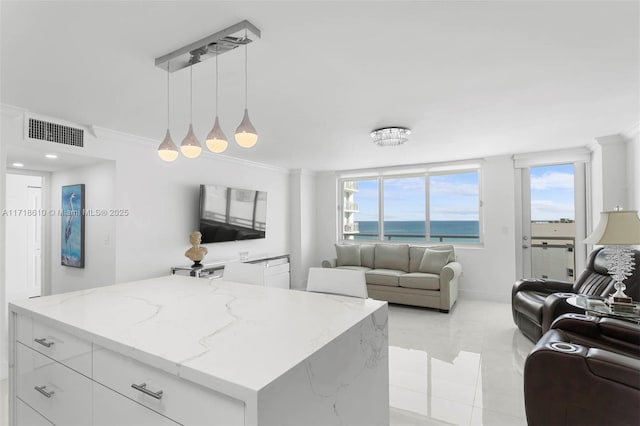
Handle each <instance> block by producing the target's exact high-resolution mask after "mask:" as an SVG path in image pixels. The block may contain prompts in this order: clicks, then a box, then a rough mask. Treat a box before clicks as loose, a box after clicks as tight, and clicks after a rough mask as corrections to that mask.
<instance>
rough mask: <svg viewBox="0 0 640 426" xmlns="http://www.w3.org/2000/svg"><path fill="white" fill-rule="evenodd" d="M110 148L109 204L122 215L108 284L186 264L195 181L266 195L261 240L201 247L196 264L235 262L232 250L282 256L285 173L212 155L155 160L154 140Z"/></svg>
mask: <svg viewBox="0 0 640 426" xmlns="http://www.w3.org/2000/svg"><path fill="white" fill-rule="evenodd" d="M105 139H106V138H105ZM115 140H116V139H113V137H109V139H108V140H106V142H108V143H112V142H113V141H115ZM114 145H116V147H117V151H116V181H115V188H116V189H115V201H114V206H112V207H114V208H118V209H127V210H128V211H129V212H130V214H129V216H126V217H119V218H117V219H116V262H115V263H116V282H123V281H130V280H135V279H142V278H146V277H150V276H159V275H165V274H168V273H169V268H170V267H171V266H172V265H185V264H189V263H190V261H189V260H188V259H187V258H186V257H185V256H184V252H185V251H186V250H187V249H188V248H189V247H190V244H189V234H190V233H191V232H193V231H195V230H197V229H198V197H199V185H200V184H218V185H226V186H233V187H236V188H245V189H254V190H260V191H266V192H267V230H266V238H265V239H261V240H247V241H235V242H224V243H215V244H207V245H206V247H207V248H208V250H209V254H208V255H207V257H206V258H205V259H204V263H207V262H213V261H216V260H227V259H237V258H238V252H240V251H247V252H249V256H254V255H279V254H284V253H289V241H290V239H289V216H290V212H289V203H290V199H289V172H288V170H283V169H277V168H273V167H268V166H266V167H265V166H261V165H258V164H249V163H246V162H240V161H237V160H233V159H225V158H224V157H214V156H213V155H202V156H201V157H200V158H197V159H193V160H188V159H185V158H179V159H178V160H176V161H175V162H174V163H165V162H163V161H161V160H160V159H159V158H158V156H157V155H156V153H155V150H156V148H157V146H156V144H155V143H153V144H152V143H139V142H137V143H131V142H130V143H125V144H114ZM238 149H240V148H238Z"/></svg>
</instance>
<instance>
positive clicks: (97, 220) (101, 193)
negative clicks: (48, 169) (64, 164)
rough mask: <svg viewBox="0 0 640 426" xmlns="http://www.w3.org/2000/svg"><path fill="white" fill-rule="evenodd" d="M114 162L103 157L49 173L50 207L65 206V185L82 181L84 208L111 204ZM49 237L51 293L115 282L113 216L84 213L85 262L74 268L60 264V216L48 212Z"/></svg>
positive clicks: (91, 208)
mask: <svg viewBox="0 0 640 426" xmlns="http://www.w3.org/2000/svg"><path fill="white" fill-rule="evenodd" d="M115 169H116V167H115V163H114V162H113V161H104V162H100V163H98V164H95V165H92V166H86V167H81V168H77V169H70V170H65V171H61V172H56V173H52V175H51V209H52V210H54V211H60V210H61V209H63V208H68V207H64V206H63V205H62V200H61V198H60V194H61V191H62V187H63V186H66V185H76V184H84V185H85V209H86V210H87V211H90V212H92V213H93V212H94V211H96V210H99V209H105V208H107V209H108V208H109V207H110V206H113V205H114V203H115V202H114V191H115V188H114V185H113V183H114V181H115ZM49 220H50V229H51V240H50V247H49V253H50V256H51V275H50V276H51V293H52V294H57V293H65V292H68V291H74V290H83V289H86V288H91V287H98V286H104V285H109V284H113V283H114V282H115V251H116V247H115V238H114V237H115V233H116V220H117V218H116V217H113V216H96V215H93V214H85V215H84V221H85V223H84V227H85V236H84V239H85V249H84V250H85V265H84V268H73V267H69V266H63V265H61V259H60V255H61V252H60V247H61V234H62V223H61V221H62V217H61V216H60V215H58V214H55V215H51V216H49Z"/></svg>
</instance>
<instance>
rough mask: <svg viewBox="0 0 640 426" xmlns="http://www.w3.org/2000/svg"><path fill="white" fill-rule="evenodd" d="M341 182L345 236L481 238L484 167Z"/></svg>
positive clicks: (434, 239) (436, 239)
mask: <svg viewBox="0 0 640 426" xmlns="http://www.w3.org/2000/svg"><path fill="white" fill-rule="evenodd" d="M340 185H341V186H340V187H341V190H342V195H341V198H342V235H341V238H342V239H344V240H355V241H366V240H374V241H398V242H400V241H405V242H412V241H413V242H448V243H479V242H480V241H481V238H480V229H481V228H480V191H479V189H480V171H479V169H475V168H474V169H472V170H462V171H452V172H447V173H437V174H436V173H420V174H407V175H388V176H387V175H385V176H377V177H362V178H359V177H349V178H343V179H341V180H340ZM380 218H383V220H382V221H381V220H380Z"/></svg>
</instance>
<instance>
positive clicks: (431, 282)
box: [399, 272, 440, 290]
mask: <svg viewBox="0 0 640 426" xmlns="http://www.w3.org/2000/svg"><path fill="white" fill-rule="evenodd" d="M399 283H400V287H406V288H416V289H420V290H440V276H438V275H436V274H425V273H423V272H409V273H408V274H403V275H400V279H399Z"/></svg>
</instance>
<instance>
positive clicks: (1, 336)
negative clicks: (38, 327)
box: [0, 106, 22, 380]
mask: <svg viewBox="0 0 640 426" xmlns="http://www.w3.org/2000/svg"><path fill="white" fill-rule="evenodd" d="M0 122H1V123H2V125H1V126H0V211H2V210H3V209H5V208H6V206H5V190H6V188H5V184H6V180H5V174H6V164H7V151H6V144H7V143H9V142H10V141H14V140H17V139H19V138H20V137H21V134H22V131H21V127H20V126H21V124H22V115H21V114H20V113H19V111H16V110H13V109H11V108H5V107H4V106H3V107H2V108H0ZM4 241H5V216H3V215H0V347H2V348H7V347H8V346H7V341H8V340H7V337H8V326H7V294H6V279H5V271H6V268H5V265H6V260H5V247H4ZM7 355H8V353H7V351H6V350H4V349H3V350H0V380H3V379H5V378H6V377H7V373H8V369H7V367H8V361H9V360H8V358H7Z"/></svg>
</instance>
